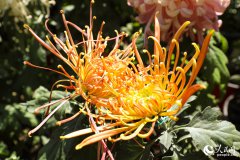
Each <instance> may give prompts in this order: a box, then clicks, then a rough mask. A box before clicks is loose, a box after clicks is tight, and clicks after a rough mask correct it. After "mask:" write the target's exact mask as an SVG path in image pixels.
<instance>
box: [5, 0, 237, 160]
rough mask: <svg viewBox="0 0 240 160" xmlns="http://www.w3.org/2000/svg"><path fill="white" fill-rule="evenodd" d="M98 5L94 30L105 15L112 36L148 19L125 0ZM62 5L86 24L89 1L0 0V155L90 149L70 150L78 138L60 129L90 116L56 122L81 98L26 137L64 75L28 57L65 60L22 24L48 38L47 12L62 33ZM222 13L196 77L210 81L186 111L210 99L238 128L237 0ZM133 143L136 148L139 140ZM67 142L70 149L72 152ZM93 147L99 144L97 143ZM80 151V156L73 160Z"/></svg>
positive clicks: (50, 63) (54, 28) (53, 62)
mask: <svg viewBox="0 0 240 160" xmlns="http://www.w3.org/2000/svg"><path fill="white" fill-rule="evenodd" d="M93 8H94V9H93V14H94V15H96V16H97V20H95V21H94V26H95V27H94V29H95V32H97V31H98V30H99V27H100V24H101V23H102V21H105V22H106V24H105V26H104V29H103V35H104V36H114V35H115V32H114V30H118V31H124V32H126V33H127V34H129V37H127V38H125V40H124V41H125V42H130V41H131V35H132V34H133V33H134V32H136V31H141V30H143V27H144V26H143V25H140V24H139V23H138V22H136V21H135V18H134V17H135V16H136V13H135V12H134V10H133V9H132V8H131V7H129V6H128V5H127V1H126V0H122V1H120V0H118V1H113V0H101V1H99V0H96V3H95V4H94V7H93ZM61 9H63V10H64V11H65V15H66V17H67V19H68V20H69V21H71V22H74V23H75V24H77V25H79V26H81V27H82V28H84V26H85V25H86V24H88V23H89V0H82V1H81V2H80V1H77V0H61V1H54V0H52V1H48V0H11V1H8V0H1V1H0V90H1V92H0V117H1V119H2V120H1V122H0V159H36V157H38V158H39V159H46V158H47V159H53V158H52V157H51V156H55V153H58V155H59V158H56V157H55V159H61V158H63V157H64V156H72V157H73V155H78V156H77V157H78V158H79V157H80V155H81V154H83V153H84V151H85V150H82V151H80V153H79V152H77V151H75V150H74V149H73V148H74V146H75V144H76V143H77V142H76V141H70V142H67V143H65V142H62V141H60V140H59V139H56V134H57V135H61V134H63V133H67V132H68V130H69V132H70V130H72V128H76V127H77V128H83V127H84V125H85V123H82V124H78V123H77V121H78V120H79V119H81V120H83V122H84V119H85V121H86V125H87V123H88V122H87V120H86V117H84V116H82V117H79V118H78V119H76V120H74V121H73V122H71V124H68V125H66V126H65V125H63V126H61V127H56V126H55V122H56V120H59V119H61V117H62V116H63V117H64V116H65V117H67V116H68V115H71V114H72V113H74V109H73V108H77V107H73V106H77V105H79V104H78V102H76V101H71V102H69V104H67V107H65V108H64V110H61V111H59V113H58V114H56V115H55V117H54V118H53V119H51V120H50V121H49V122H48V123H47V125H45V126H44V127H43V129H41V130H40V131H39V132H38V133H37V135H35V136H34V137H31V138H29V137H28V136H27V132H28V131H29V130H30V129H31V128H34V127H35V126H36V125H37V124H38V123H39V122H40V121H41V120H42V118H43V117H42V116H41V115H35V114H33V110H34V108H36V107H38V106H40V105H42V104H44V103H46V102H47V101H48V97H49V91H48V90H50V89H51V86H52V84H53V83H54V82H55V81H56V80H58V79H59V77H58V76H59V75H56V74H54V73H52V72H47V71H44V70H39V69H34V68H30V67H26V66H24V65H23V61H24V60H28V61H30V62H31V63H33V64H36V65H40V66H47V67H49V68H56V66H57V65H58V64H59V63H60V61H59V60H58V59H57V58H55V57H54V56H53V55H52V54H51V53H49V52H48V51H46V50H45V49H43V47H41V46H40V45H39V43H38V42H37V41H36V40H35V39H34V38H33V37H32V36H31V35H30V34H29V33H28V32H27V31H26V30H25V29H24V28H23V24H25V23H27V24H28V25H29V26H31V28H32V29H33V30H34V31H35V32H36V34H37V35H39V36H40V37H41V38H43V39H45V36H46V35H47V31H46V30H45V27H44V22H45V20H46V18H50V29H51V31H52V32H53V33H56V34H58V35H59V36H60V37H61V36H63V31H64V25H63V23H62V19H61V15H60V14H59V11H60V10H61ZM221 19H222V20H223V25H222V27H221V29H220V31H221V34H220V33H216V34H215V36H214V38H212V40H211V43H210V49H209V53H208V55H207V58H206V60H205V63H204V67H203V69H202V70H201V72H200V74H199V79H198V81H199V82H201V83H205V84H206V85H207V89H206V90H204V91H201V92H200V93H198V94H199V98H198V99H197V100H196V101H195V102H193V104H192V106H193V107H192V111H191V110H190V111H189V113H188V114H190V112H193V110H195V109H196V107H197V106H200V104H201V105H202V107H203V108H205V107H207V106H209V105H210V106H219V107H220V108H221V109H222V110H223V111H224V109H225V112H226V113H225V112H224V115H225V116H228V117H226V118H228V119H229V120H230V121H232V122H233V123H235V124H236V126H237V128H238V129H239V126H240V124H239V122H240V121H239V118H238V117H239V116H238V115H239V114H240V109H239V104H240V102H239V100H240V91H239V88H238V87H239V85H240V1H239V0H232V2H231V5H230V7H229V8H228V9H227V11H226V12H225V14H224V15H223V16H221ZM72 33H73V35H74V38H76V39H77V37H78V36H81V34H80V33H78V32H76V31H75V30H73V31H72ZM61 34H62V35H61ZM183 43H184V42H183ZM110 44H111V43H110ZM137 44H138V47H139V49H142V48H143V36H140V38H139V40H138V43H137ZM187 44H190V43H187ZM150 45H151V44H150ZM229 84H230V85H229ZM39 86H43V87H39ZM46 88H47V89H46ZM66 94H67V93H66V92H61V91H54V95H53V99H59V98H60V97H63V96H64V95H66ZM229 96H231V99H230V100H231V101H228V102H226V100H229V99H228V98H229ZM203 102H204V103H203ZM69 106H70V107H69ZM194 107H195V108H194ZM203 108H201V109H199V110H203ZM76 125H78V126H76ZM54 134H55V136H54V137H55V138H52V139H51V140H50V142H51V143H50V144H51V145H50V146H49V145H45V144H47V143H48V142H49V138H50V137H51V136H52V135H54ZM57 137H58V136H57ZM78 141H80V140H78ZM122 143H125V142H122ZM126 143H127V142H126ZM48 144H49V143H48ZM44 145H45V146H44ZM54 145H61V146H63V147H59V148H56V150H55V151H54V152H52V154H53V153H54V155H51V153H49V152H46V151H47V150H48V147H51V146H52V147H54ZM121 145H122V144H120V146H121ZM125 145H128V144H125ZM43 146H44V147H43ZM131 147H133V149H134V145H132V146H131ZM66 148H68V150H67V151H66ZM64 149H65V150H64ZM92 149H93V150H96V148H94V147H93V148H92ZM63 150H64V151H63ZM39 151H40V152H39ZM135 152H138V153H141V149H140V150H139V148H137V149H135ZM92 153H93V152H92ZM85 154H86V153H85ZM119 154H121V153H119ZM63 155H64V156H63ZM88 156H89V159H91V156H95V155H91V154H89V155H88ZM136 156H138V155H136ZM77 157H76V156H75V158H76V159H77ZM68 158H69V157H68ZM125 158H126V157H125Z"/></svg>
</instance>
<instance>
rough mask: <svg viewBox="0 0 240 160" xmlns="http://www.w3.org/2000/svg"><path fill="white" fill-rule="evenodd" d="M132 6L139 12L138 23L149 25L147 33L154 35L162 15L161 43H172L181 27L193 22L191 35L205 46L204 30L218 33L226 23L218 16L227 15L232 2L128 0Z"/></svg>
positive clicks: (210, 0) (218, 0)
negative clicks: (155, 17) (156, 19)
mask: <svg viewBox="0 0 240 160" xmlns="http://www.w3.org/2000/svg"><path fill="white" fill-rule="evenodd" d="M128 4H129V5H130V6H132V7H133V8H135V9H136V11H137V12H138V14H139V15H138V17H137V20H138V21H139V22H140V23H147V25H146V28H145V33H146V34H148V35H149V34H150V33H151V31H150V25H151V23H152V22H153V18H154V15H155V14H156V13H157V12H158V14H157V17H158V20H159V23H160V26H161V40H163V41H167V40H169V39H170V38H171V37H172V35H173V33H175V32H176V31H177V29H178V28H179V27H180V26H181V24H183V23H184V22H185V21H191V26H190V27H189V32H188V33H189V36H190V37H191V39H193V40H196V39H197V40H198V41H199V43H201V42H202V40H203V32H204V30H206V29H215V30H216V31H218V29H219V27H220V26H221V24H222V21H221V20H219V19H218V16H219V15H221V14H223V12H224V11H225V9H226V8H227V7H228V6H229V4H230V0H128ZM194 33H196V35H195V34H194ZM196 36H197V37H196Z"/></svg>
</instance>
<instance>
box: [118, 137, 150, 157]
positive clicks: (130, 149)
mask: <svg viewBox="0 0 240 160" xmlns="http://www.w3.org/2000/svg"><path fill="white" fill-rule="evenodd" d="M139 140H140V139H136V141H139ZM136 141H134V140H130V141H120V142H119V143H117V144H116V146H115V147H114V152H116V153H115V154H116V160H122V159H124V160H152V159H153V155H152V153H151V151H150V148H151V145H152V144H153V142H150V143H149V144H148V145H146V146H145V148H143V147H141V146H140V145H139V144H138V143H140V142H138V143H136ZM140 141H141V140H140Z"/></svg>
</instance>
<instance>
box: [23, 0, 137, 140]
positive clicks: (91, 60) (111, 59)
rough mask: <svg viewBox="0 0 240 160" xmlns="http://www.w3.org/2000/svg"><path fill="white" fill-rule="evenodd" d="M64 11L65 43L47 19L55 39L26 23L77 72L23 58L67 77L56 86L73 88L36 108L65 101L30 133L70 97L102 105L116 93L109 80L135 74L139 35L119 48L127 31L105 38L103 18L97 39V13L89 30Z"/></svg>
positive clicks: (123, 78) (67, 88) (125, 79)
mask: <svg viewBox="0 0 240 160" xmlns="http://www.w3.org/2000/svg"><path fill="white" fill-rule="evenodd" d="M92 3H93V2H91V4H92ZM91 9H92V7H91ZM61 14H62V19H63V22H64V25H65V28H66V31H65V32H64V33H65V43H64V42H63V41H62V40H61V39H60V38H58V37H57V36H56V35H55V34H53V33H52V32H51V31H50V30H49V29H48V25H47V23H48V20H47V21H46V23H45V26H46V29H47V31H48V32H49V33H50V35H51V37H52V39H53V40H54V43H53V42H52V41H51V40H50V38H49V37H48V36H47V41H48V43H46V42H44V41H43V40H42V39H41V38H40V37H38V36H37V35H36V34H35V33H34V31H33V30H32V29H31V28H30V27H29V26H28V25H25V26H24V27H25V28H27V29H28V30H29V31H30V33H31V34H32V35H33V36H34V37H35V38H36V39H37V40H38V42H40V44H41V45H42V46H44V47H45V48H46V49H48V50H49V51H50V52H51V53H53V54H54V55H55V56H56V57H58V58H59V59H61V60H62V61H63V62H64V63H65V64H67V66H69V67H70V69H71V70H72V71H73V73H74V75H70V74H69V73H68V72H67V71H66V69H65V68H64V67H63V66H62V65H58V68H59V69H60V70H54V69H50V68H45V67H40V66H36V65H34V64H31V63H30V62H27V61H25V62H24V64H26V65H29V66H31V67H35V68H40V69H45V70H50V71H53V72H56V73H58V74H60V75H63V76H64V77H65V79H62V80H59V81H57V82H56V83H55V84H54V85H53V87H54V86H57V87H62V88H64V89H66V90H68V91H73V93H72V94H71V95H70V96H68V97H66V98H63V99H60V100H58V101H54V102H51V103H49V104H45V105H43V106H41V107H38V108H37V109H36V110H35V111H36V112H38V111H39V110H40V109H44V108H46V107H48V110H49V107H50V105H53V104H56V103H59V102H62V103H61V104H60V105H59V106H58V107H57V108H55V109H54V110H53V111H52V112H51V113H50V114H48V110H47V117H46V119H45V120H43V121H42V123H41V124H40V125H39V126H37V127H36V128H35V129H33V130H31V131H30V132H29V136H30V135H31V134H32V133H34V132H36V131H37V130H38V129H39V128H40V127H41V126H42V125H43V124H44V123H45V122H46V121H47V120H48V119H49V118H50V117H51V116H52V115H53V114H54V112H56V111H57V109H59V108H60V107H61V106H62V105H63V104H64V103H65V102H66V101H67V100H69V99H71V98H74V97H77V96H82V97H83V98H84V99H85V100H86V101H87V102H90V103H91V104H94V105H95V106H97V107H98V106H99V107H100V106H101V105H102V101H104V100H105V99H109V97H112V96H115V95H114V93H112V92H111V91H110V90H109V86H108V85H105V84H110V80H111V82H112V81H115V82H118V81H119V80H121V81H127V80H128V76H129V75H131V74H134V73H133V72H132V69H131V68H129V65H133V64H132V60H133V58H134V55H133V54H134V52H133V49H134V45H133V44H134V43H135V41H136V39H133V42H132V43H131V44H130V45H129V46H127V47H126V48H125V49H120V48H119V47H120V43H121V41H122V38H123V37H124V35H125V34H124V33H120V34H119V33H118V32H117V31H116V33H117V35H116V37H114V38H109V37H106V38H103V37H102V28H103V25H104V22H103V23H102V25H101V28H100V30H99V32H98V34H97V38H96V39H94V36H93V33H92V30H93V19H95V17H93V18H90V26H86V27H85V28H86V30H83V29H81V28H80V27H78V26H77V25H75V24H74V23H72V22H69V21H67V20H66V18H65V15H64V13H63V11H61ZM90 17H92V11H90ZM69 26H71V27H73V28H74V29H76V30H78V31H79V32H81V33H82V35H83V36H82V37H83V40H82V41H81V42H78V43H75V42H74V40H73V38H72V35H71V32H70V29H69ZM111 40H115V46H114V48H113V49H112V51H111V52H110V53H109V54H107V56H104V54H106V53H105V48H106V46H107V42H108V41H111ZM57 48H61V49H62V51H63V52H64V53H61V51H60V50H58V49H57ZM79 48H80V49H82V48H83V51H78V50H79ZM111 87H113V88H119V87H121V84H120V83H114V84H113V83H111ZM83 112H86V110H84V109H83ZM79 114H80V112H79V113H77V114H76V115H74V116H73V117H72V118H74V117H76V116H77V115H79ZM70 119H71V118H70ZM70 119H67V120H63V121H60V122H58V124H59V125H60V124H61V123H63V122H66V121H68V120H70Z"/></svg>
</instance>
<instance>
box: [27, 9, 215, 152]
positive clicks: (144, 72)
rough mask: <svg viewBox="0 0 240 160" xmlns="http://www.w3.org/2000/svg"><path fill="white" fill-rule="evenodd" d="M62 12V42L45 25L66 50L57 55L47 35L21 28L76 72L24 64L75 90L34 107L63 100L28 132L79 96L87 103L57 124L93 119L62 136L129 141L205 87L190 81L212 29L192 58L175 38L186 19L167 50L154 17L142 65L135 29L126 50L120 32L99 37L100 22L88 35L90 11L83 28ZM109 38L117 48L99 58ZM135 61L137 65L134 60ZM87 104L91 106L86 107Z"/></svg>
mask: <svg viewBox="0 0 240 160" xmlns="http://www.w3.org/2000/svg"><path fill="white" fill-rule="evenodd" d="M61 13H62V16H63V21H64V25H65V28H66V32H65V35H66V41H65V43H64V42H63V41H62V40H60V39H59V38H57V36H56V35H54V34H53V33H52V32H51V31H50V30H49V29H48V27H47V22H46V28H47V30H48V31H49V33H50V35H51V36H52V38H53V40H54V41H55V44H56V45H58V46H59V47H60V48H62V50H63V51H64V53H61V52H60V51H59V50H58V49H57V47H56V46H55V45H54V44H53V43H52V42H51V41H50V39H49V38H48V37H47V39H48V44H47V43H45V42H44V41H43V40H41V39H40V38H39V37H38V36H37V35H36V34H35V33H34V32H33V31H32V30H31V28H30V27H29V26H25V27H26V28H27V29H28V30H29V31H30V32H31V34H32V35H33V36H34V37H35V38H36V39H37V40H38V41H39V42H40V43H41V44H42V45H43V46H44V47H45V48H47V49H48V50H49V51H50V52H52V53H53V54H54V55H55V56H57V57H58V58H60V59H61V60H62V61H63V62H64V63H66V64H67V65H68V66H69V67H70V68H71V69H72V71H73V72H74V73H75V75H70V74H69V73H67V72H66V70H65V69H64V68H63V66H61V65H59V66H58V68H59V69H60V70H53V69H49V68H44V67H40V66H35V65H33V64H31V63H30V62H25V64H27V65H30V66H33V67H38V68H42V69H46V70H51V71H54V72H57V73H59V74H61V75H63V76H65V77H66V79H63V80H59V81H57V82H56V84H57V85H58V86H59V87H63V88H65V89H67V90H69V91H70V90H73V93H72V94H71V95H70V96H68V97H66V98H64V99H61V100H59V101H55V102H51V103H49V104H46V105H43V106H41V107H39V108H37V109H36V111H38V110H39V109H43V108H46V107H49V106H50V105H52V104H55V103H59V102H62V103H61V104H60V105H58V106H57V107H56V108H55V109H54V110H53V111H51V112H50V113H49V114H48V116H47V117H46V119H44V120H43V122H42V123H41V124H40V125H39V126H37V127H36V128H35V129H33V130H32V131H30V132H29V135H31V134H32V133H34V132H36V131H37V130H38V129H39V128H40V127H41V126H42V125H43V124H44V123H45V122H46V121H47V119H49V118H50V117H51V116H52V115H53V114H54V112H56V110H57V109H59V108H60V107H61V106H62V105H63V104H64V103H65V102H66V101H67V100H68V99H70V98H73V97H76V96H82V97H83V98H84V99H85V100H86V105H85V106H84V107H82V108H80V111H79V113H77V114H76V115H74V116H73V117H70V118H69V119H66V120H63V121H60V122H59V123H60V124H61V123H63V122H66V121H69V120H71V119H72V118H74V117H76V116H78V115H79V114H80V113H82V114H86V115H87V116H89V119H90V120H91V123H90V126H89V128H86V129H82V130H79V131H75V132H72V133H70V134H68V135H64V136H61V137H60V138H61V139H68V138H73V137H77V136H81V135H84V134H88V133H95V134H93V135H91V136H89V137H87V138H86V139H85V140H83V141H82V142H81V143H80V144H79V145H77V146H76V149H80V148H82V147H84V146H86V145H89V144H92V143H95V142H97V141H100V140H103V139H106V138H108V140H110V141H112V142H116V141H118V140H129V139H132V138H134V137H136V136H139V137H141V138H146V137H149V136H150V135H151V134H152V133H153V130H154V125H155V123H156V122H157V121H158V120H159V119H160V118H162V117H169V118H170V119H173V120H176V119H177V118H176V117H175V115H176V114H177V113H178V112H179V110H180V109H181V108H182V106H183V105H184V103H185V102H186V100H187V99H188V98H189V97H190V96H191V95H192V94H194V93H195V92H196V91H198V90H199V89H201V88H203V86H202V85H200V84H195V85H193V82H194V80H195V78H196V76H197V74H198V72H199V70H200V68H201V66H202V63H203V60H204V58H205V56H206V53H207V49H208V44H209V41H210V38H211V35H212V33H213V32H212V31H211V32H209V34H208V35H207V36H206V38H205V40H204V42H203V45H202V48H201V49H199V47H198V45H197V44H195V43H193V47H194V48H195V53H194V55H193V56H192V58H190V59H187V53H186V52H184V53H182V52H181V51H180V46H179V43H178V39H179V37H180V36H181V34H182V32H183V31H184V29H185V28H186V27H187V26H188V25H189V24H190V22H185V23H184V24H183V25H182V26H181V27H180V28H179V30H178V31H177V32H176V34H175V35H174V37H173V39H172V40H171V42H170V45H169V48H168V49H166V48H164V47H161V45H160V43H159V42H160V26H159V22H158V19H157V18H155V34H154V36H151V37H149V38H150V39H152V40H153V41H154V53H153V55H151V54H150V53H149V51H148V50H144V52H145V53H146V54H147V55H148V57H149V64H148V65H146V64H145V63H144V62H143V60H142V58H141V56H140V53H139V52H138V50H137V47H136V44H135V42H136V39H137V37H138V33H136V34H135V35H134V36H133V39H132V43H131V44H129V45H128V46H127V47H126V48H125V49H120V48H119V46H120V42H121V39H122V38H123V35H124V34H123V33H121V34H118V33H117V35H116V37H114V38H103V37H102V27H103V25H102V26H101V28H100V31H99V32H98V35H97V36H96V37H97V38H96V39H94V38H93V37H94V35H93V33H92V28H93V20H92V19H94V18H92V15H91V14H90V17H91V20H90V26H86V30H83V29H81V28H80V27H78V26H76V25H75V24H73V23H72V22H69V21H67V20H66V19H65V16H64V14H63V12H61ZM90 13H91V12H90ZM69 26H72V27H73V28H75V29H77V30H78V31H80V32H81V33H82V34H83V40H82V41H81V42H79V43H75V42H74V41H73V38H72V36H71V33H70V30H69ZM109 40H115V46H114V48H113V49H112V51H111V52H110V53H108V54H107V55H106V56H103V54H106V53H104V49H105V48H106V46H107V42H108V41H109ZM79 46H82V48H83V50H82V51H78V48H80V47H79ZM64 54H65V55H64ZM172 57H175V59H174V63H171V62H172ZM135 59H136V60H137V62H138V63H137V64H134V63H133V61H134V60H135ZM187 74H189V75H190V76H187ZM62 82H67V83H68V85H66V83H65V84H60V83H62ZM90 107H95V108H94V109H90ZM95 122H96V123H95ZM96 124H98V126H97V125H96Z"/></svg>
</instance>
